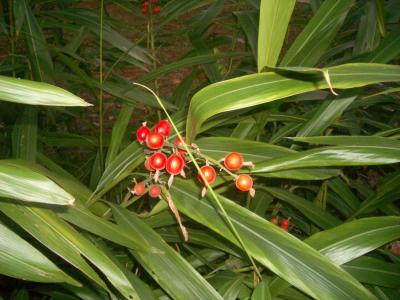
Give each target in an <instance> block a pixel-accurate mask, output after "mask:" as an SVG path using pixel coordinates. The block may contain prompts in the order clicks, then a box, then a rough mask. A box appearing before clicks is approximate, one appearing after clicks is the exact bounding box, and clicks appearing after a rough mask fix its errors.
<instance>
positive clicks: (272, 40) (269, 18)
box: [257, 0, 296, 72]
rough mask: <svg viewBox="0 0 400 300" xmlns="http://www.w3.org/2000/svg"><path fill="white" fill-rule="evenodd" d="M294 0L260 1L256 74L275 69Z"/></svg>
mask: <svg viewBox="0 0 400 300" xmlns="http://www.w3.org/2000/svg"><path fill="white" fill-rule="evenodd" d="M295 4H296V0H287V1H281V0H261V6H260V21H259V28H258V51H257V53H258V54H257V56H258V59H257V68H258V72H261V70H263V69H264V67H266V66H269V67H275V65H276V62H277V61H278V57H279V53H280V52H281V49H282V45H283V42H284V40H285V36H286V31H287V29H288V25H289V21H290V17H291V16H292V12H293V9H294V5H295Z"/></svg>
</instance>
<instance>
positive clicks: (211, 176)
mask: <svg viewBox="0 0 400 300" xmlns="http://www.w3.org/2000/svg"><path fill="white" fill-rule="evenodd" d="M200 171H201V173H202V174H203V176H204V177H205V179H206V180H207V182H208V183H209V184H211V183H213V182H214V180H215V179H216V178H217V173H216V172H215V170H214V168H213V167H211V166H202V167H201V168H200ZM197 178H198V179H199V180H200V182H201V183H203V184H204V181H203V178H202V177H201V175H200V173H199V174H198V175H197Z"/></svg>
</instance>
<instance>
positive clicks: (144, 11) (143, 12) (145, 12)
mask: <svg viewBox="0 0 400 300" xmlns="http://www.w3.org/2000/svg"><path fill="white" fill-rule="evenodd" d="M142 14H144V15H147V8H145V7H143V8H142Z"/></svg>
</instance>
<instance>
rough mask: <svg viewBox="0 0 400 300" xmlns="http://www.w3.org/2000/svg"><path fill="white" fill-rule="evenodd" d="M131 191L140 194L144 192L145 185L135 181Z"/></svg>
mask: <svg viewBox="0 0 400 300" xmlns="http://www.w3.org/2000/svg"><path fill="white" fill-rule="evenodd" d="M133 192H134V194H135V195H138V196H141V195H143V194H144V193H145V192H146V186H145V185H144V183H142V182H139V183H136V184H135V186H134V188H133Z"/></svg>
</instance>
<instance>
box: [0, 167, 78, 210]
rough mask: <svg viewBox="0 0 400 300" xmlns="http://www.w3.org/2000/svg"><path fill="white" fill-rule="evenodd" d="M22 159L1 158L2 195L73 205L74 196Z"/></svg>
mask: <svg viewBox="0 0 400 300" xmlns="http://www.w3.org/2000/svg"><path fill="white" fill-rule="evenodd" d="M21 162H22V161H18V160H0V196H2V197H5V198H12V199H17V200H22V201H28V202H39V203H46V204H56V205H72V204H73V203H74V201H75V199H74V197H73V196H71V195H70V194H69V193H67V192H66V191H64V190H63V189H62V188H61V187H60V186H58V185H57V184H55V183H54V182H53V181H51V180H50V179H49V178H47V177H46V176H44V175H42V174H41V173H39V172H37V171H36V170H32V169H30V168H29V167H26V166H25V165H24V164H23V162H22V163H21Z"/></svg>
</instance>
